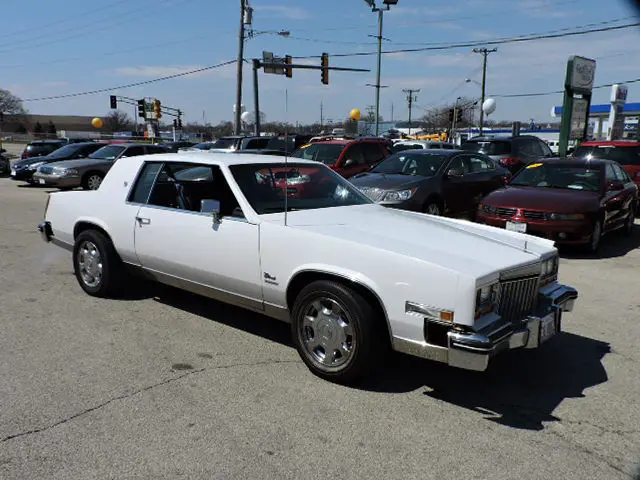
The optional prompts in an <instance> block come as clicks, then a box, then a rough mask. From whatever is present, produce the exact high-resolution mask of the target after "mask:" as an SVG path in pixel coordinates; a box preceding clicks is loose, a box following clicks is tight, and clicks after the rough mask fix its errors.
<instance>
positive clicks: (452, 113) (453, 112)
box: [449, 108, 455, 122]
mask: <svg viewBox="0 0 640 480" xmlns="http://www.w3.org/2000/svg"><path fill="white" fill-rule="evenodd" d="M454 114H455V110H454V109H453V108H450V109H449V121H450V122H453V117H454Z"/></svg>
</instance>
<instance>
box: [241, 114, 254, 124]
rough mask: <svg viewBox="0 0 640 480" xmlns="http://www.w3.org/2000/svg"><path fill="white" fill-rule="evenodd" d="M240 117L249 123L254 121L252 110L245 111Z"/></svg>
mask: <svg viewBox="0 0 640 480" xmlns="http://www.w3.org/2000/svg"><path fill="white" fill-rule="evenodd" d="M240 118H241V119H242V121H243V122H246V123H249V122H251V121H253V114H251V113H250V112H244V113H243V114H242V115H240Z"/></svg>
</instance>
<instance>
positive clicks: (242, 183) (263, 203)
mask: <svg viewBox="0 0 640 480" xmlns="http://www.w3.org/2000/svg"><path fill="white" fill-rule="evenodd" d="M229 168H230V170H231V173H232V174H233V176H234V178H235V180H236V182H237V183H238V186H239V187H240V189H241V190H242V193H243V194H244V196H245V197H246V199H247V201H248V202H249V203H250V204H251V206H252V207H253V209H254V210H255V211H256V212H257V213H258V214H259V215H264V214H268V213H280V212H284V197H285V188H286V191H287V211H295V210H313V209H318V208H331V207H343V206H348V205H365V204H370V203H372V202H371V200H369V199H368V198H367V197H365V196H364V195H363V194H362V193H360V191H359V190H357V189H356V188H355V187H354V186H353V185H351V184H350V183H349V182H348V181H347V180H345V179H344V178H342V177H341V176H340V175H338V174H337V173H335V172H334V171H332V170H330V169H328V168H327V167H325V166H323V165H317V166H316V165H310V164H299V163H290V164H288V165H286V166H285V164H284V163H282V162H278V163H272V164H265V163H260V164H245V165H233V166H231V167H229Z"/></svg>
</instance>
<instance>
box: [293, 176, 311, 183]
mask: <svg viewBox="0 0 640 480" xmlns="http://www.w3.org/2000/svg"><path fill="white" fill-rule="evenodd" d="M310 181H311V177H310V176H309V175H300V176H298V177H293V178H287V185H300V184H301V183H309V182H310Z"/></svg>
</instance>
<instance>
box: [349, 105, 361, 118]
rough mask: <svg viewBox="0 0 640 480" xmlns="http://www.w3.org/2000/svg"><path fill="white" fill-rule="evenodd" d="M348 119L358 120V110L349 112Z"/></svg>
mask: <svg viewBox="0 0 640 480" xmlns="http://www.w3.org/2000/svg"><path fill="white" fill-rule="evenodd" d="M349 118H350V119H351V120H360V110H358V109H357V108H354V109H353V110H351V113H349Z"/></svg>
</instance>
